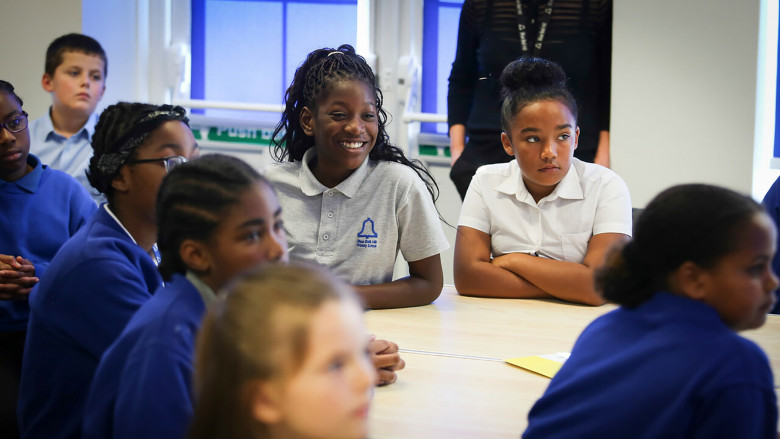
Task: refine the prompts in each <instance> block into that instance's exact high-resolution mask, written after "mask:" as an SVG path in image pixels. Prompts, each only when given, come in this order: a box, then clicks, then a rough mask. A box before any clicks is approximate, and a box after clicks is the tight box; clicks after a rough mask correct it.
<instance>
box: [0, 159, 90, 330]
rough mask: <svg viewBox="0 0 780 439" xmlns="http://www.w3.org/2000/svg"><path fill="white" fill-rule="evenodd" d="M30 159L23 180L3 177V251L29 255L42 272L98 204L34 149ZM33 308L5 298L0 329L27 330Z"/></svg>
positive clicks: (0, 302) (0, 217) (1, 303)
mask: <svg viewBox="0 0 780 439" xmlns="http://www.w3.org/2000/svg"><path fill="white" fill-rule="evenodd" d="M27 164H29V165H30V166H32V168H33V170H32V171H31V172H30V173H29V174H27V175H25V176H24V177H22V178H20V179H19V180H16V181H13V182H8V181H4V180H0V224H2V227H0V253H1V254H5V255H12V256H21V257H23V258H25V259H29V260H30V261H31V262H32V263H33V265H35V276H36V277H38V278H42V277H43V275H44V273H45V272H46V269H47V268H48V267H49V262H50V261H51V260H52V258H53V257H54V254H55V253H57V250H59V249H60V247H62V245H63V244H65V241H67V240H68V238H70V237H71V236H73V235H74V234H75V233H76V231H77V230H78V229H79V228H80V227H81V226H83V225H84V223H86V222H87V219H89V217H90V216H91V215H92V214H93V213H94V212H95V210H96V209H97V206H96V205H95V203H94V202H93V201H92V198H90V196H89V194H88V193H87V191H86V190H85V189H84V188H83V187H81V185H80V184H79V183H78V182H77V181H76V180H75V179H74V178H73V177H71V176H69V175H68V174H66V173H64V172H62V171H57V170H55V169H52V168H50V167H48V166H46V165H43V164H41V161H40V160H39V159H38V158H37V157H35V156H34V155H32V154H29V155H28V156H27ZM29 314H30V306H29V304H28V302H27V300H0V332H12V331H24V330H26V329H27V319H28V317H29Z"/></svg>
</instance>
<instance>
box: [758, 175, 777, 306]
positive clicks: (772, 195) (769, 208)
mask: <svg viewBox="0 0 780 439" xmlns="http://www.w3.org/2000/svg"><path fill="white" fill-rule="evenodd" d="M761 204H763V205H764V207H765V208H766V213H768V214H769V216H770V217H771V218H772V221H774V223H775V226H777V228H778V229H780V178H778V179H777V180H775V182H774V183H773V184H772V187H770V188H769V190H768V191H767V193H766V195H764V200H763V201H761ZM777 241H778V242H777V243H778V245H779V246H778V248H779V249H780V235H778V238H777ZM772 270H773V271H774V272H775V274H778V273H780V251H779V252H777V253H775V257H774V259H772ZM775 296H776V297H777V301H776V302H775V306H774V308H772V310H771V311H770V312H771V313H772V314H780V289H778V290H775Z"/></svg>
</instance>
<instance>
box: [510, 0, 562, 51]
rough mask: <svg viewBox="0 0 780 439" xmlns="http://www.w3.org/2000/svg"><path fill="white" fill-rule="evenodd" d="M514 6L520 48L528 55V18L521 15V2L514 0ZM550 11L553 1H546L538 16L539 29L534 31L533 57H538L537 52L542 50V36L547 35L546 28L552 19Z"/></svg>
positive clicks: (520, 0)
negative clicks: (515, 8)
mask: <svg viewBox="0 0 780 439" xmlns="http://www.w3.org/2000/svg"><path fill="white" fill-rule="evenodd" d="M515 4H516V5H517V31H518V32H519V33H520V48H521V49H522V50H523V53H524V54H528V53H529V52H530V49H529V47H528V16H527V15H525V14H523V2H522V0H515ZM552 9H553V0H547V6H545V7H544V9H543V10H542V13H541V14H540V15H539V20H538V22H539V27H538V28H537V29H538V30H537V31H536V41H534V50H533V55H534V56H539V52H541V50H542V42H543V41H544V35H545V34H546V33H547V26H548V25H549V24H550V18H552Z"/></svg>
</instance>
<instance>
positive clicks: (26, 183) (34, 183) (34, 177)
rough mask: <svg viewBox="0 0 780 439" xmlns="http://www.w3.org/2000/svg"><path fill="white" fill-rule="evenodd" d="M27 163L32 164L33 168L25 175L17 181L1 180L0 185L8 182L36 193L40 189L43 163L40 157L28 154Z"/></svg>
mask: <svg viewBox="0 0 780 439" xmlns="http://www.w3.org/2000/svg"><path fill="white" fill-rule="evenodd" d="M27 164H28V165H30V166H32V168H33V170H32V171H30V173H29V174H27V175H25V176H24V177H22V178H20V179H18V180H16V181H4V180H0V187H2V186H5V185H7V184H15V185H17V186H19V187H20V188H22V189H23V190H25V191H27V192H29V193H31V194H32V193H35V191H37V190H38V185H39V184H40V182H41V175H42V174H43V165H42V164H41V161H40V159H38V157H36V156H34V155H32V154H29V153H28V154H27Z"/></svg>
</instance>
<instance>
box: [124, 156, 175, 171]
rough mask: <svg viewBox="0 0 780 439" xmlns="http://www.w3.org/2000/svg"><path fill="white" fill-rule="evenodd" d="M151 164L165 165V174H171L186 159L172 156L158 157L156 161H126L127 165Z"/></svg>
mask: <svg viewBox="0 0 780 439" xmlns="http://www.w3.org/2000/svg"><path fill="white" fill-rule="evenodd" d="M152 162H163V164H164V165H165V172H171V169H173V168H175V167H177V166H179V165H181V164H182V163H187V158H185V157H182V156H180V155H174V156H170V157H160V158H157V159H135V160H128V161H127V164H128V165H134V164H136V163H152Z"/></svg>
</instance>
